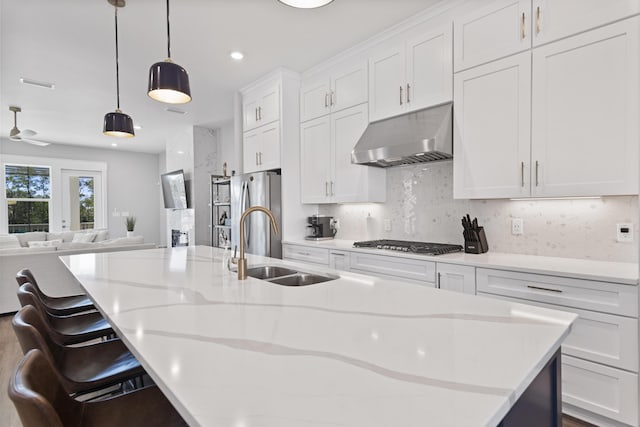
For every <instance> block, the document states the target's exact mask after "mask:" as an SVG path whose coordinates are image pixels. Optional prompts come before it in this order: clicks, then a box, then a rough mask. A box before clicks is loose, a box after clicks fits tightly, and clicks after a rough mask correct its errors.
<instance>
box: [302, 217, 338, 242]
mask: <svg viewBox="0 0 640 427" xmlns="http://www.w3.org/2000/svg"><path fill="white" fill-rule="evenodd" d="M307 222H308V223H309V225H307V228H310V229H311V234H310V235H308V236H307V237H305V239H307V240H329V239H333V237H334V236H335V235H336V232H337V230H336V228H335V224H334V222H333V217H332V216H327V215H313V216H310V217H308V218H307Z"/></svg>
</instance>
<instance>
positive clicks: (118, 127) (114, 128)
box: [102, 0, 135, 138]
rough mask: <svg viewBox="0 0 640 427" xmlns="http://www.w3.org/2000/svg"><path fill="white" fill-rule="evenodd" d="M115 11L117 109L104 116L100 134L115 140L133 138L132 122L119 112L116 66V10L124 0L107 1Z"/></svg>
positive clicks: (118, 83)
mask: <svg viewBox="0 0 640 427" xmlns="http://www.w3.org/2000/svg"><path fill="white" fill-rule="evenodd" d="M107 1H108V2H109V4H112V5H113V6H114V9H115V11H116V12H115V17H116V18H115V22H116V94H117V96H116V99H117V107H116V111H114V112H113V113H107V114H105V115H104V125H103V127H102V133H104V134H105V135H108V136H115V137H117V138H131V137H134V136H135V132H134V130H133V120H131V117H129V115H127V114H125V113H123V112H122V111H120V68H119V66H118V8H119V7H124V6H125V0H107Z"/></svg>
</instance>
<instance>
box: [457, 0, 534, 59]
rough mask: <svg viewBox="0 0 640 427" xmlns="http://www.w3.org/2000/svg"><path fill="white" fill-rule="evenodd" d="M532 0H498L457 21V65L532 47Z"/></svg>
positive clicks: (496, 57)
mask: <svg viewBox="0 0 640 427" xmlns="http://www.w3.org/2000/svg"><path fill="white" fill-rule="evenodd" d="M530 15H531V0H497V1H493V2H491V3H490V4H488V5H487V6H484V7H482V8H480V9H478V10H475V11H473V12H472V13H471V14H469V15H467V16H464V17H462V18H460V19H456V20H455V21H454V37H453V38H454V41H455V47H454V49H453V50H454V55H455V56H454V68H455V70H456V71H460V70H464V69H466V68H470V67H473V66H476V65H479V64H483V63H486V62H489V61H493V60H495V59H498V58H502V57H505V56H508V55H511V54H514V53H517V52H521V51H523V50H525V49H528V48H530V47H531V22H530V21H531V19H530Z"/></svg>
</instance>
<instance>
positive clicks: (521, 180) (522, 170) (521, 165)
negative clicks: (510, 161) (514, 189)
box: [520, 162, 524, 188]
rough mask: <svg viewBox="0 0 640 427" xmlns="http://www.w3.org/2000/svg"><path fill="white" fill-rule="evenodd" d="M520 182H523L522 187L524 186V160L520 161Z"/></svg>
mask: <svg viewBox="0 0 640 427" xmlns="http://www.w3.org/2000/svg"><path fill="white" fill-rule="evenodd" d="M520 182H522V188H524V162H520Z"/></svg>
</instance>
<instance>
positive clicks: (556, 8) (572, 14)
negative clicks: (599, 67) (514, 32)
mask: <svg viewBox="0 0 640 427" xmlns="http://www.w3.org/2000/svg"><path fill="white" fill-rule="evenodd" d="M637 13H640V0H607V1H602V0H533V16H532V23H533V31H532V34H533V45H534V46H539V45H541V44H544V43H548V42H551V41H554V40H558V39H561V38H563V37H567V36H570V35H573V34H577V33H579V32H582V31H586V30H589V29H591V28H595V27H597V26H600V25H604V24H608V23H611V22H614V21H617V20H619V19H623V18H626V17H628V16H631V15H634V14H637Z"/></svg>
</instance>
